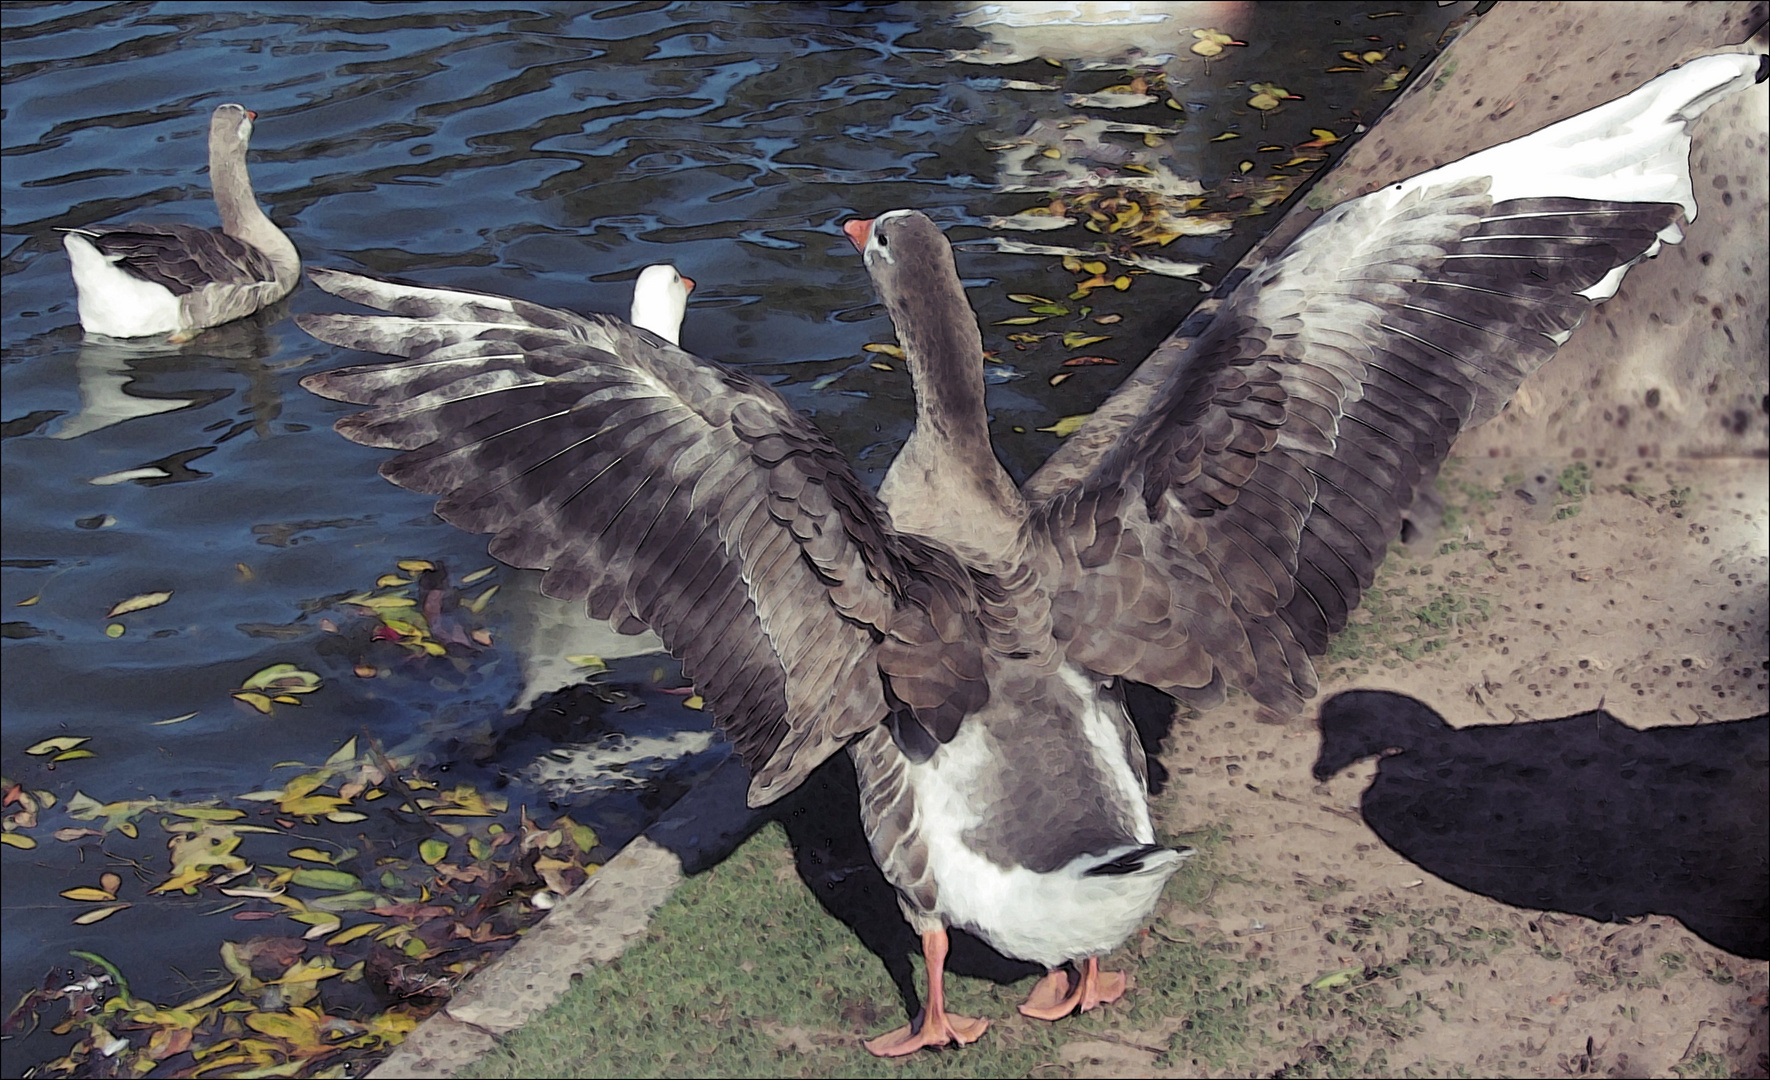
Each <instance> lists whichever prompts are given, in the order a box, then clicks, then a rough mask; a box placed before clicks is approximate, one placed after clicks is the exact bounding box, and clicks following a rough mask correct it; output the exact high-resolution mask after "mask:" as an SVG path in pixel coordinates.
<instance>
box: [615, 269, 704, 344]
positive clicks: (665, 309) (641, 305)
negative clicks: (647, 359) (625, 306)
mask: <svg viewBox="0 0 1770 1080" xmlns="http://www.w3.org/2000/svg"><path fill="white" fill-rule="evenodd" d="M691 292H694V279H693V278H688V277H684V276H682V274H680V273H678V272H677V270H676V268H675V267H674V266H671V265H670V264H669V263H654V264H653V265H651V266H648V267H646V268H645V269H644V270H641V271H640V272H639V280H637V281H635V282H634V283H633V307H632V309H631V310H630V311H629V312H628V316H627V321H628V322H630V323H632V324H633V325H634V326H637V327H639V328H640V329H641V330H650V331H651V332H652V333H654V334H656V335H658V336H659V337H661V338H663V339H664V340H665V341H668V342H669V343H670V344H672V345H680V344H682V341H681V335H682V317H683V316H684V315H686V314H687V313H688V294H689V293H691Z"/></svg>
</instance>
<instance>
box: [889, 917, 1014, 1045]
mask: <svg viewBox="0 0 1770 1080" xmlns="http://www.w3.org/2000/svg"><path fill="white" fill-rule="evenodd" d="M946 950H947V942H946V929H945V928H944V927H942V928H941V929H939V930H932V931H929V932H928V933H925V934H923V935H922V959H924V960H925V961H927V963H928V999H927V1000H926V1001H925V1002H923V1004H922V1012H921V1015H919V1016H917V1017H916V1019H915V1020H913V1021H912V1022H911V1023H910V1024H909V1025H908V1026H906V1027H900V1028H898V1029H897V1030H896V1031H893V1032H890V1033H888V1034H885V1035H881V1036H879V1037H878V1038H876V1039H868V1040H867V1044H866V1046H867V1050H868V1051H869V1052H871V1053H873V1054H876V1055H878V1056H879V1057H902V1056H903V1055H905V1054H909V1053H914V1052H915V1051H917V1050H920V1049H921V1048H922V1047H924V1046H945V1045H946V1044H947V1043H949V1042H956V1043H958V1044H959V1045H961V1046H963V1045H965V1044H966V1043H972V1042H976V1041H977V1038H978V1036H980V1035H982V1034H983V1029H984V1028H987V1027H989V1021H988V1020H978V1019H974V1018H972V1017H969V1016H954V1015H953V1014H951V1013H949V1012H947V1011H946Z"/></svg>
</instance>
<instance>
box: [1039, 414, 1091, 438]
mask: <svg viewBox="0 0 1770 1080" xmlns="http://www.w3.org/2000/svg"><path fill="white" fill-rule="evenodd" d="M1093 415H1094V414H1093V413H1081V414H1079V415H1076V416H1065V417H1063V418H1062V419H1061V420H1058V421H1057V422H1056V423H1055V424H1052V425H1051V426H1050V427H1042V428H1040V429H1039V430H1040V431H1049V432H1051V433H1052V434H1053V435H1056V436H1057V437H1058V438H1059V439H1065V438H1068V437H1069V436H1071V435H1074V434H1075V433H1076V431H1077V429H1079V428H1080V427H1081V426H1082V425H1083V424H1085V423H1087V422H1088V417H1090V416H1093Z"/></svg>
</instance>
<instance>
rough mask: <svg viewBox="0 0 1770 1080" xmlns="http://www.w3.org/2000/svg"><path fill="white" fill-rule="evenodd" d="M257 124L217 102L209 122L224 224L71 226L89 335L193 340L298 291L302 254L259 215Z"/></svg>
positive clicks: (66, 242)
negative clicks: (252, 171) (254, 160)
mask: <svg viewBox="0 0 1770 1080" xmlns="http://www.w3.org/2000/svg"><path fill="white" fill-rule="evenodd" d="M257 120H258V114H257V113H255V112H253V111H252V110H250V109H248V108H246V107H245V106H244V105H234V104H228V105H221V106H217V107H216V109H215V112H214V113H213V114H212V115H211V116H210V118H209V184H210V188H211V190H213V192H214V194H215V209H216V212H217V213H218V214H219V216H220V217H221V227H220V228H214V229H205V228H201V227H199V226H196V225H181V224H165V225H156V224H144V223H140V222H133V223H130V224H128V225H91V226H85V227H82V228H74V229H66V230H64V232H65V235H64V236H63V237H62V244H63V246H64V247H66V248H67V252H68V260H69V263H70V264H71V266H72V269H73V273H74V289H75V292H76V293H77V294H78V299H77V307H78V308H79V311H80V325H81V327H82V328H84V329H85V331H86V332H87V333H89V334H103V335H105V336H106V337H119V338H134V337H150V336H153V335H157V334H169V335H171V338H172V340H173V341H175V342H182V341H188V340H190V338H192V337H194V336H195V335H197V334H198V333H200V332H201V331H203V330H206V329H208V328H209V327H211V326H220V325H221V324H222V323H227V322H232V321H234V320H235V319H243V318H245V317H246V316H248V315H250V314H252V313H253V312H255V311H257V310H259V309H260V308H263V307H268V306H270V305H271V304H274V303H276V302H277V301H278V300H281V299H282V298H283V297H285V296H288V295H289V292H290V291H291V290H292V289H294V288H295V282H296V281H297V280H298V279H299V278H300V276H301V257H300V255H298V254H297V253H296V251H295V245H294V244H293V243H292V242H290V240H289V238H288V236H286V235H284V233H283V230H281V229H279V228H277V227H276V225H274V224H272V223H271V220H270V218H268V217H266V216H265V215H264V211H263V210H261V209H259V206H258V199H257V197H256V196H255V195H254V194H253V193H252V178H251V177H250V176H248V175H247V173H246V147H247V145H248V144H249V143H250V142H251V140H252V126H253V124H254V123H256V122H257Z"/></svg>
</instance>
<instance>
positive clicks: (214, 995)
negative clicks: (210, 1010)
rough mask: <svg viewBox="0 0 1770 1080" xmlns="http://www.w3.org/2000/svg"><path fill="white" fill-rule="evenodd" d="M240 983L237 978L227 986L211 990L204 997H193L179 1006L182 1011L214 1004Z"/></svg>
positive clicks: (192, 1010)
mask: <svg viewBox="0 0 1770 1080" xmlns="http://www.w3.org/2000/svg"><path fill="white" fill-rule="evenodd" d="M238 985H239V981H238V980H235V981H234V982H230V983H228V984H227V985H226V986H224V987H222V988H221V989H219V990H211V991H209V992H208V993H207V994H204V995H203V996H202V997H197V998H192V999H191V1000H189V1001H187V1002H185V1003H184V1004H183V1005H179V1006H177V1008H178V1010H179V1011H180V1012H196V1011H197V1010H198V1009H201V1008H203V1007H205V1006H208V1005H213V1004H215V1003H216V1002H217V1001H220V1000H221V999H222V998H224V997H226V996H228V995H229V994H231V993H233V992H234V987H236V986H238Z"/></svg>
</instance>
